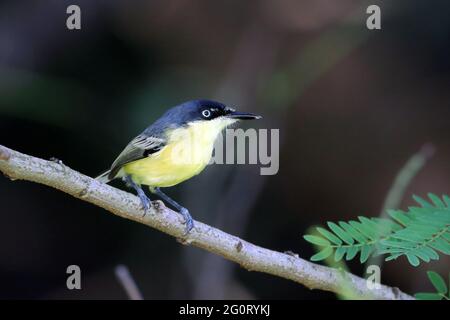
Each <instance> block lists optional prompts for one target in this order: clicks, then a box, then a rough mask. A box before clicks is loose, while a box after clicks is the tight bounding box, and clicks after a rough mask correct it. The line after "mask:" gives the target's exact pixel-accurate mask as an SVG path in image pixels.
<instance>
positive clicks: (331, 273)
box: [0, 145, 413, 300]
mask: <svg viewBox="0 0 450 320" xmlns="http://www.w3.org/2000/svg"><path fill="white" fill-rule="evenodd" d="M4 155H9V159H8V160H4V159H5V158H8V157H7V156H4ZM0 159H1V160H0V171H2V172H3V173H4V174H5V175H7V176H8V177H10V178H11V179H13V180H16V179H21V180H28V181H33V182H37V183H41V184H44V185H47V186H50V187H53V188H55V189H58V190H61V191H64V192H66V193H68V194H70V195H72V196H74V197H76V198H79V199H81V200H84V201H87V202H89V203H92V204H95V205H97V206H99V207H101V208H104V209H106V210H108V211H110V212H111V213H113V214H115V215H117V216H120V217H122V218H126V219H130V220H133V221H137V222H139V223H142V224H145V225H148V226H150V227H153V228H155V229H158V230H160V231H162V232H164V233H167V234H169V235H171V236H174V237H176V238H179V239H180V242H182V243H183V244H186V245H187V244H192V245H194V246H196V247H199V248H202V249H204V250H207V251H209V252H212V253H215V254H218V255H220V256H222V257H224V258H226V259H228V260H231V261H234V262H236V263H238V264H240V265H241V266H242V267H244V268H245V269H247V270H249V271H250V270H251V271H259V272H264V273H268V274H272V275H275V276H278V277H282V278H285V279H289V280H292V281H295V282H298V283H300V284H303V285H305V286H306V287H308V288H310V289H321V290H326V291H332V292H336V293H341V292H342V287H341V286H340V283H341V281H342V277H345V278H346V279H348V281H349V283H350V285H351V286H352V287H353V289H354V291H355V292H356V293H357V294H358V296H359V297H361V298H367V299H402V300H403V299H413V297H411V296H410V295H408V294H405V293H403V292H402V291H400V290H399V289H398V288H391V287H388V286H384V285H382V286H381V287H380V288H379V289H369V288H368V286H367V284H366V280H365V279H363V278H360V277H358V276H355V275H353V274H351V273H345V274H343V273H341V272H340V271H338V270H336V269H332V268H329V267H325V266H321V265H317V264H314V263H311V262H309V261H306V260H303V259H301V258H299V257H294V256H291V255H289V254H286V253H281V252H277V251H273V250H269V249H265V248H262V247H259V246H256V245H254V244H252V243H250V242H247V241H245V240H243V239H240V238H238V237H235V236H232V235H230V234H227V233H225V232H223V231H221V230H219V229H216V228H213V227H210V226H208V225H206V224H203V223H201V222H198V221H196V222H195V227H194V228H193V229H192V230H191V232H190V233H189V235H188V236H187V237H186V236H184V230H185V229H184V225H183V223H182V218H181V216H180V215H179V214H177V213H176V212H174V211H172V210H170V209H168V208H166V207H165V206H164V204H163V203H162V202H161V201H154V202H153V206H152V209H151V210H150V212H149V213H148V214H147V215H145V216H144V215H143V214H142V213H143V211H142V209H141V207H140V202H139V199H138V198H137V197H136V196H134V195H132V194H130V193H128V192H125V191H121V190H119V189H116V188H114V187H111V186H109V185H106V184H103V183H100V182H99V181H97V180H95V179H92V178H90V177H88V176H85V175H83V174H81V173H79V172H77V171H74V170H72V169H70V168H69V167H67V166H65V165H64V164H62V163H55V162H51V161H46V160H43V159H39V158H35V157H32V156H29V155H26V154H23V153H20V152H17V151H14V150H11V149H8V148H6V147H3V146H1V145H0Z"/></svg>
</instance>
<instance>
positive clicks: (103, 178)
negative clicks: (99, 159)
mask: <svg viewBox="0 0 450 320" xmlns="http://www.w3.org/2000/svg"><path fill="white" fill-rule="evenodd" d="M110 172H111V170H108V171H106V172H103V173H102V174H101V175H99V176H98V177H96V178H95V180H98V181H100V182H103V183H108V182H110V181H111V179H110V178H109V173H110Z"/></svg>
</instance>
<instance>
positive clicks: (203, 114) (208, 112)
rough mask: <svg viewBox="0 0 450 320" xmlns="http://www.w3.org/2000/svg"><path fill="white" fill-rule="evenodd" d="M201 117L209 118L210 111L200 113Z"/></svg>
mask: <svg viewBox="0 0 450 320" xmlns="http://www.w3.org/2000/svg"><path fill="white" fill-rule="evenodd" d="M202 116H204V117H205V118H209V117H210V116H211V111H209V110H203V111H202Z"/></svg>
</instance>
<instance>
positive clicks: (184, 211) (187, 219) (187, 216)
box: [180, 208, 194, 236]
mask: <svg viewBox="0 0 450 320" xmlns="http://www.w3.org/2000/svg"><path fill="white" fill-rule="evenodd" d="M180 214H181V215H182V216H183V218H184V223H185V225H186V228H185V231H184V235H185V236H186V235H188V234H189V232H190V231H191V230H192V228H193V227H194V220H193V219H192V217H191V215H190V214H189V210H188V209H186V208H181V210H180Z"/></svg>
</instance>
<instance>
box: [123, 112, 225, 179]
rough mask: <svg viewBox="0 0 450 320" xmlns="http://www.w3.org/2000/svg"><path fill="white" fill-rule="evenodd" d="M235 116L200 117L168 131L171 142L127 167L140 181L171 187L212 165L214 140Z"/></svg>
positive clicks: (129, 172) (128, 171)
mask: <svg viewBox="0 0 450 320" xmlns="http://www.w3.org/2000/svg"><path fill="white" fill-rule="evenodd" d="M233 122H234V120H232V119H226V118H224V119H215V120H210V121H196V122H192V123H190V124H188V125H187V126H186V127H181V128H177V129H174V130H171V131H170V132H168V133H167V136H168V143H167V145H166V146H165V147H164V148H162V149H161V150H160V151H158V152H156V153H154V154H151V155H150V156H149V157H147V158H144V159H140V160H137V161H134V162H130V163H128V164H126V165H125V166H124V167H123V170H124V172H125V173H126V174H129V175H131V176H132V178H133V180H134V181H135V182H136V183H138V184H143V185H148V186H152V187H170V186H173V185H176V184H178V183H180V182H183V181H185V180H187V179H189V178H192V177H193V176H195V175H197V174H199V173H200V172H201V171H203V169H204V168H205V167H206V166H207V165H208V163H209V161H210V159H211V155H212V151H213V148H214V141H215V140H216V138H217V136H218V135H219V133H220V132H221V131H222V130H223V129H224V128H225V127H226V126H227V125H229V124H231V123H233Z"/></svg>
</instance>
